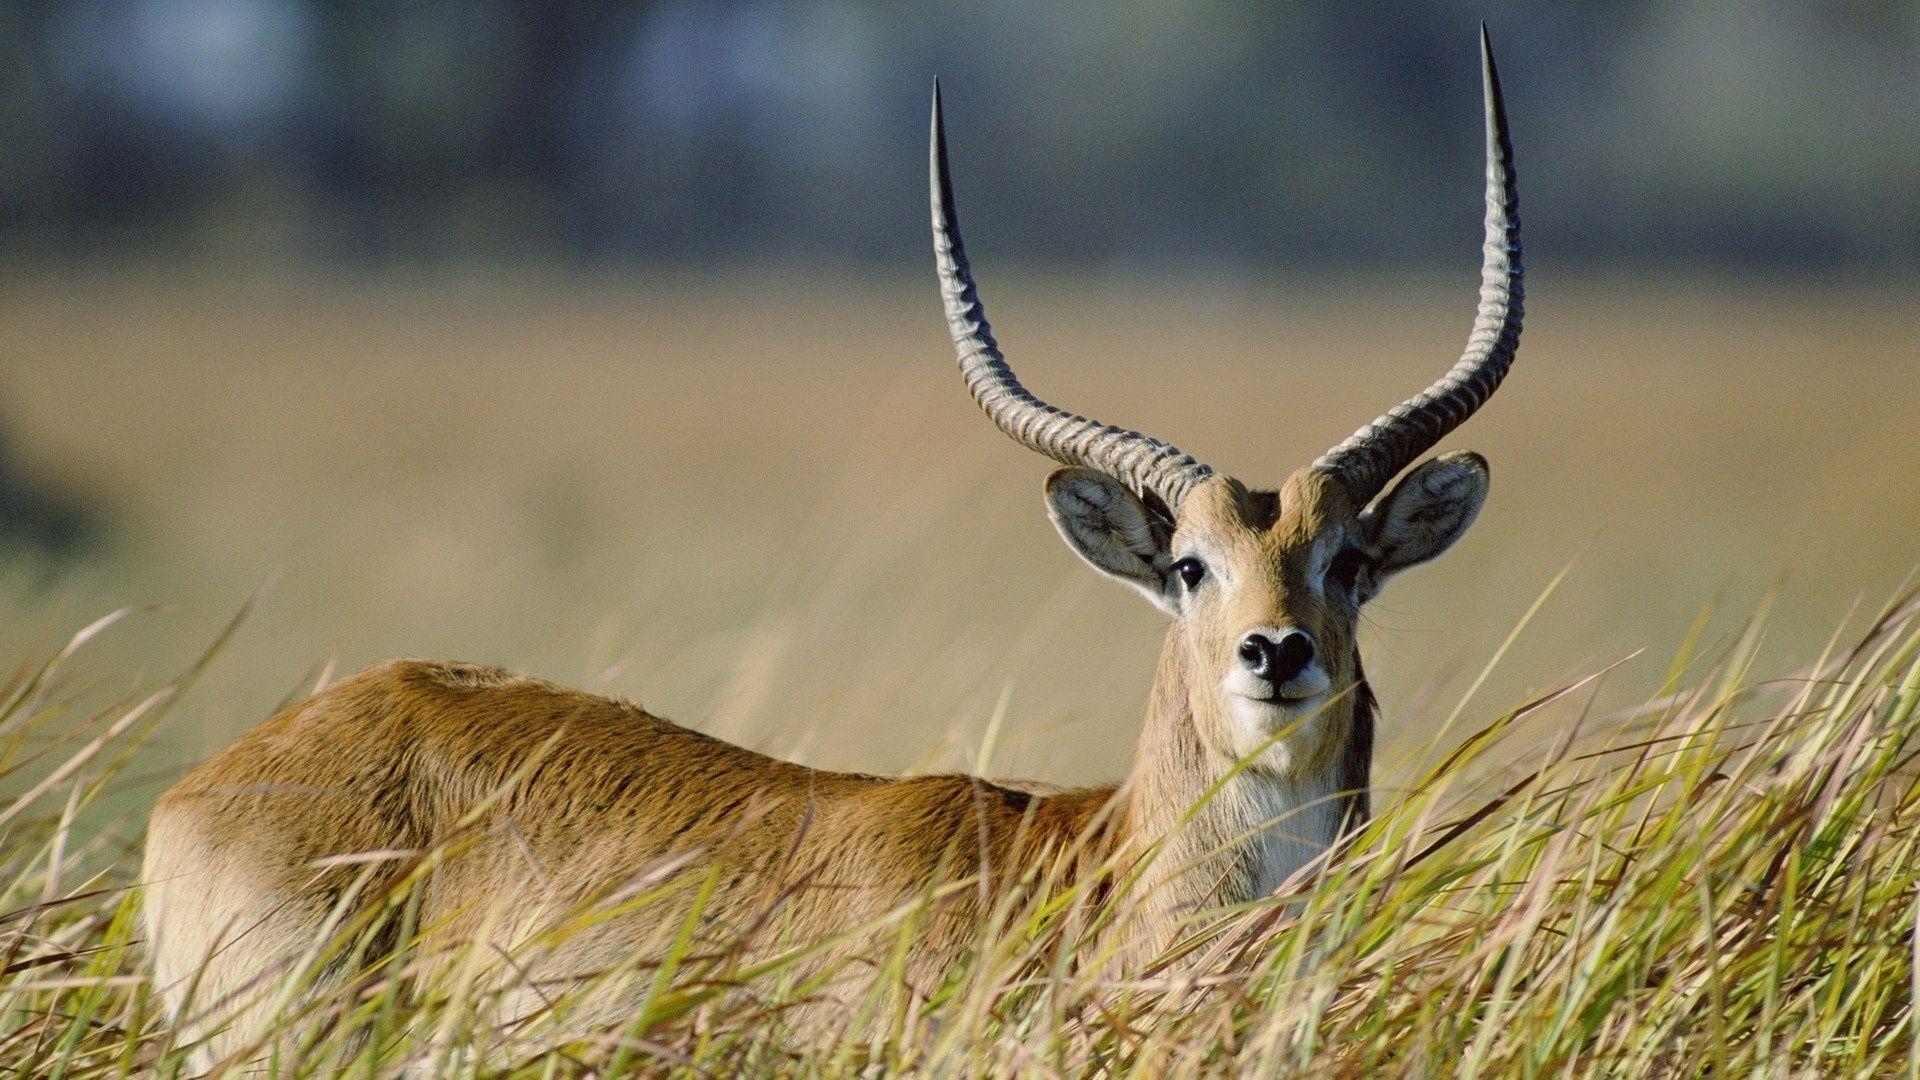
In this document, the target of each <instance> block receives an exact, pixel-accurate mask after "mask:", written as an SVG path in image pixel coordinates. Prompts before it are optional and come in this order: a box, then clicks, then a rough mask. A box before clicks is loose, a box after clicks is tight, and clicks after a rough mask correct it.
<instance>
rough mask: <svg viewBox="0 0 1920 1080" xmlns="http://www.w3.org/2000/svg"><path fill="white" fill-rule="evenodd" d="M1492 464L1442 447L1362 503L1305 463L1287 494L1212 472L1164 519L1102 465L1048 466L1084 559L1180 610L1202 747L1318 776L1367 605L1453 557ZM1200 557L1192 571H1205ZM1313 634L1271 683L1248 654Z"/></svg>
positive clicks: (1274, 772) (1055, 497)
mask: <svg viewBox="0 0 1920 1080" xmlns="http://www.w3.org/2000/svg"><path fill="white" fill-rule="evenodd" d="M1487 488H1488V472H1487V465H1486V461H1485V459H1483V458H1481V457H1480V456H1479V455H1477V454H1472V453H1454V454H1447V455H1443V456H1441V457H1438V458H1435V459H1434V460H1432V461H1430V462H1428V463H1426V464H1425V465H1423V466H1421V467H1420V468H1418V469H1416V470H1414V471H1413V472H1412V473H1411V474H1409V475H1408V476H1407V477H1406V478H1405V479H1404V480H1403V481H1401V483H1400V484H1399V485H1398V486H1397V487H1395V488H1394V489H1393V491H1392V492H1390V493H1389V494H1387V495H1386V496H1384V497H1383V498H1381V499H1379V500H1378V501H1377V502H1376V503H1375V504H1374V505H1373V506H1372V507H1368V508H1362V507H1356V506H1354V505H1353V503H1352V500H1351V498H1350V497H1349V495H1348V494H1347V491H1346V489H1345V488H1344V487H1342V486H1341V485H1340V484H1339V483H1338V482H1337V481H1336V480H1334V479H1332V478H1330V477H1328V476H1326V475H1325V474H1323V473H1318V472H1314V471H1312V470H1307V469H1303V470H1301V471H1299V472H1296V473H1295V474H1293V476H1291V477H1290V478H1288V480H1287V482H1286V483H1285V484H1284V485H1283V486H1282V487H1281V489H1280V490H1279V491H1278V492H1272V491H1255V490H1250V489H1248V488H1247V487H1246V486H1244V485H1243V484H1241V483H1240V482H1239V481H1237V480H1234V479H1232V478H1230V477H1225V476H1215V477H1213V478H1211V479H1209V480H1207V481H1206V482H1205V483H1203V484H1201V485H1200V486H1198V487H1197V488H1195V489H1194V491H1193V492H1192V493H1191V494H1189V495H1188V497H1187V498H1186V500H1185V501H1184V502H1183V503H1182V504H1181V507H1180V511H1179V515H1178V521H1177V522H1176V523H1171V524H1170V523H1169V522H1168V521H1167V520H1166V517H1165V515H1164V514H1161V513H1158V512H1156V511H1155V510H1154V509H1151V508H1149V506H1148V505H1147V504H1146V503H1144V502H1143V501H1142V500H1141V499H1139V498H1138V497H1137V496H1135V495H1134V494H1133V493H1132V492H1131V491H1128V490H1127V489H1126V487H1125V486H1123V485H1122V484H1120V483H1119V482H1118V481H1115V480H1114V479H1112V478H1111V477H1109V476H1107V475H1105V474H1104V473H1100V472H1096V471H1094V470H1090V469H1077V468H1069V469H1062V470H1060V471H1058V472H1056V473H1054V474H1053V476H1052V477H1051V478H1050V479H1049V480H1048V483H1047V497H1048V505H1049V509H1050V512H1051V514H1052V516H1053V519H1054V523H1055V525H1056V526H1057V527H1058V528H1059V529H1060V533H1061V535H1062V536H1063V537H1064V538H1065V539H1066V541H1067V543H1068V545H1069V546H1070V547H1072V548H1073V549H1074V550H1075V551H1076V552H1077V553H1078V554H1079V555H1080V556H1081V558H1083V559H1085V560H1086V561H1087V562H1088V563H1089V564H1091V565H1092V566H1094V568H1096V569H1098V570H1100V571H1101V572H1102V573H1105V574H1107V575H1108V576H1111V577H1114V578H1116V579H1118V580H1120V581H1122V582H1124V583H1126V584H1128V585H1130V586H1132V587H1134V588H1135V589H1137V590H1139V591H1140V592H1141V593H1142V594H1144V595H1145V596H1146V597H1147V598H1148V599H1149V600H1151V601H1153V602H1154V603H1155V604H1156V605H1157V606H1159V607H1160V608H1161V609H1162V610H1163V611H1166V612H1167V613H1168V614H1170V615H1172V616H1173V617H1174V620H1175V621H1174V627H1173V629H1172V631H1171V632H1170V635H1169V641H1170V645H1171V643H1172V642H1174V641H1177V642H1178V643H1179V646H1180V648H1182V649H1183V650H1184V652H1185V660H1186V664H1185V668H1186V670H1187V671H1188V672H1189V680H1188V706H1189V709H1190V712H1191V715H1192V718H1193V723H1194V726H1195V729H1196V731H1197V733H1198V735H1199V737H1200V739H1201V741H1202V742H1203V743H1204V744H1205V745H1206V747H1207V748H1208V749H1209V750H1210V751H1212V752H1213V753H1215V754H1217V755H1219V756H1220V757H1221V758H1224V759H1225V760H1227V761H1239V760H1241V759H1243V758H1244V759H1248V764H1247V768H1248V769H1249V770H1250V771H1253V772H1256V773H1264V774H1267V775H1270V776H1273V777H1276V778H1293V777H1296V776H1298V775H1299V774H1300V773H1301V772H1303V771H1305V770H1316V769H1324V768H1326V767H1327V766H1328V764H1329V762H1330V760H1331V758H1332V757H1333V756H1334V755H1336V754H1337V753H1338V752H1339V751H1340V749H1341V747H1340V745H1339V743H1340V739H1339V737H1340V736H1341V735H1343V734H1344V732H1345V730H1346V729H1347V728H1348V727H1349V726H1350V725H1349V724H1348V723H1346V722H1345V720H1346V718H1347V717H1348V716H1349V715H1350V713H1351V711H1352V706H1353V702H1354V700H1355V698H1356V695H1357V694H1358V692H1359V690H1360V686H1359V683H1360V680H1361V673H1360V662H1359V650H1358V645H1357V641H1356V632H1357V628H1358V618H1359V613H1360V608H1361V606H1362V605H1363V604H1364V603H1366V602H1367V601H1368V600H1370V599H1372V598H1373V597H1374V596H1375V595H1376V594H1377V593H1378V591H1379V589H1380V587H1381V586H1382V585H1383V584H1384V583H1385V581H1386V579H1387V578H1388V577H1390V576H1391V575H1393V574H1394V573H1397V572H1399V571H1400V570H1403V569H1405V568H1407V567H1409V566H1412V565H1414V564H1416V563H1420V562H1425V561H1426V560H1428V559H1431V558H1433V557H1434V556H1436V555H1439V554H1440V553H1441V552H1443V551H1445V550H1446V549H1447V548H1448V547H1449V546H1451V545H1452V544H1453V542H1454V541H1455V540H1457V539H1459V537H1460V536H1461V535H1462V534H1464V533H1465V532H1466V530H1467V528H1468V527H1469V526H1470V525H1472V523H1473V521H1474V518H1475V517H1476V516H1477V515H1478V514H1479V511H1480V507H1481V505H1482V503H1483V502H1484V500H1485V498H1486V494H1487ZM1196 566H1197V571H1196ZM1296 633H1299V634H1304V635H1305V640H1306V641H1308V642H1310V643H1311V645H1310V648H1311V659H1310V660H1308V661H1307V662H1306V663H1305V664H1304V665H1302V666H1301V667H1300V668H1299V670H1298V671H1297V672H1289V673H1287V676H1286V677H1285V678H1284V679H1281V680H1277V681H1276V680H1275V679H1273V678H1269V677H1263V676H1261V675H1259V674H1257V673H1256V672H1255V671H1254V670H1253V669H1252V668H1251V667H1250V665H1249V664H1248V663H1246V662H1244V660H1243V658H1242V656H1241V655H1240V649H1241V647H1242V645H1243V643H1245V642H1246V641H1247V640H1248V637H1249V635H1267V636H1270V637H1279V636H1284V635H1291V634H1296Z"/></svg>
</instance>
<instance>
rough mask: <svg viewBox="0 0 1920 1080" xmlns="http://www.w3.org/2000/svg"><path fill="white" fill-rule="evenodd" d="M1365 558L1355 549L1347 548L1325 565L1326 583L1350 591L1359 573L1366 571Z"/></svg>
mask: <svg viewBox="0 0 1920 1080" xmlns="http://www.w3.org/2000/svg"><path fill="white" fill-rule="evenodd" d="M1366 567H1367V557H1366V556H1365V555H1363V554H1361V553H1360V551H1359V550H1357V549H1355V548H1347V549H1346V550H1344V551H1342V552H1341V553H1340V554H1338V555H1335V556H1334V557H1333V561H1332V562H1331V563H1328V564H1327V581H1329V582H1331V583H1332V584H1334V585H1338V586H1339V587H1340V588H1342V589H1348V590H1351V589H1352V588H1353V587H1354V585H1355V583H1357V582H1358V581H1359V580H1360V571H1362V570H1364V569H1366Z"/></svg>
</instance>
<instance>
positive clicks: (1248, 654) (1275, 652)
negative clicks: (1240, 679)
mask: <svg viewBox="0 0 1920 1080" xmlns="http://www.w3.org/2000/svg"><path fill="white" fill-rule="evenodd" d="M1312 662H1313V639H1312V638H1311V637H1308V636H1307V634H1306V632H1305V631H1303V630H1287V631H1283V632H1282V633H1281V634H1280V636H1279V637H1278V638H1275V637H1274V635H1273V634H1271V633H1270V632H1268V631H1265V630H1255V631H1254V632H1253V633H1251V634H1248V635H1247V636H1246V637H1243V638H1241V639H1240V663H1241V664H1243V665H1245V666H1246V669H1247V670H1248V671H1250V672H1252V673H1253V674H1255V675H1258V676H1259V677H1260V678H1262V679H1265V680H1267V681H1268V682H1270V683H1272V684H1273V685H1274V686H1276V687H1277V686H1281V685H1283V684H1285V683H1289V682H1292V681H1293V677H1294V676H1296V675H1298V674H1300V672H1301V671H1303V670H1305V669H1306V666H1307V665H1308V664H1310V663H1312Z"/></svg>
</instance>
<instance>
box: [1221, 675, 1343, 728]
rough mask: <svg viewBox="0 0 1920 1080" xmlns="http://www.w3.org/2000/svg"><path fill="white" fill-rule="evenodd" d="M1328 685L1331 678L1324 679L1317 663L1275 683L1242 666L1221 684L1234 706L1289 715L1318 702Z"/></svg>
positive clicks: (1325, 677)
mask: <svg viewBox="0 0 1920 1080" xmlns="http://www.w3.org/2000/svg"><path fill="white" fill-rule="evenodd" d="M1331 688H1332V680H1331V679H1329V678H1327V673H1326V672H1324V671H1322V670H1320V665H1318V664H1314V665H1311V666H1309V667H1308V668H1307V669H1306V670H1305V671H1302V672H1300V673H1299V674H1298V675H1295V676H1294V677H1293V678H1291V679H1288V680H1287V681H1286V682H1284V683H1281V684H1280V685H1278V686H1275V685H1273V684H1272V683H1271V682H1269V681H1268V680H1266V679H1262V678H1259V677H1257V676H1255V675H1253V674H1251V673H1250V672H1247V671H1245V670H1244V669H1243V670H1237V671H1234V672H1233V673H1231V674H1229V675H1228V676H1227V677H1226V678H1225V679H1224V680H1222V685H1221V689H1222V690H1225V691H1226V692H1227V696H1228V697H1229V699H1231V700H1233V702H1234V704H1235V705H1236V706H1243V707H1245V708H1246V709H1248V710H1250V711H1259V710H1271V711H1273V712H1276V713H1287V714H1292V715H1297V714H1299V713H1300V712H1303V711H1305V710H1307V709H1311V708H1315V707H1317V706H1319V705H1320V704H1322V703H1323V702H1324V701H1325V700H1326V697H1327V691H1328V690H1329V689H1331Z"/></svg>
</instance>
